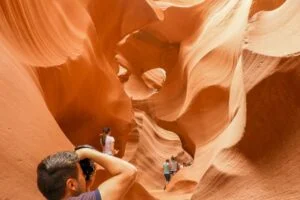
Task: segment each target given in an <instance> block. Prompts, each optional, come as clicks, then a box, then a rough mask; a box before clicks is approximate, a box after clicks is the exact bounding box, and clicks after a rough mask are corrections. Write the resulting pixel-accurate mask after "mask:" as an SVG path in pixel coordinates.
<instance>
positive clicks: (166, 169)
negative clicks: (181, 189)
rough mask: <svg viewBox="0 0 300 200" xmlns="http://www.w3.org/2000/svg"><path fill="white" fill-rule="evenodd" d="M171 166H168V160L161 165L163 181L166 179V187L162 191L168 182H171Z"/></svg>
mask: <svg viewBox="0 0 300 200" xmlns="http://www.w3.org/2000/svg"><path fill="white" fill-rule="evenodd" d="M170 169H171V165H170V162H169V159H167V160H166V162H164V164H163V170H164V176H165V179H166V185H165V187H164V190H165V189H166V187H167V184H168V183H169V182H170V180H171V175H170V173H171V170H170Z"/></svg>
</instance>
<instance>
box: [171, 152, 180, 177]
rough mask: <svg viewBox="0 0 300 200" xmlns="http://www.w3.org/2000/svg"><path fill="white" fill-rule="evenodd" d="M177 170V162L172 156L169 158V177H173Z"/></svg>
mask: <svg viewBox="0 0 300 200" xmlns="http://www.w3.org/2000/svg"><path fill="white" fill-rule="evenodd" d="M178 169H179V165H178V162H177V160H176V158H175V157H174V156H172V157H171V175H172V176H173V175H174V174H176V172H177V171H178Z"/></svg>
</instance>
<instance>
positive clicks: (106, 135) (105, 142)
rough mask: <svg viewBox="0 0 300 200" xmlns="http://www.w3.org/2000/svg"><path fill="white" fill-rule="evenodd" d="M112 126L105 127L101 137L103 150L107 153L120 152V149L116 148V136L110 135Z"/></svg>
mask: <svg viewBox="0 0 300 200" xmlns="http://www.w3.org/2000/svg"><path fill="white" fill-rule="evenodd" d="M110 133H111V131H110V128H108V127H105V128H103V130H102V134H101V137H100V145H101V147H102V152H103V153H105V154H107V155H111V156H113V155H115V154H117V153H118V152H119V150H117V149H115V138H114V137H112V136H110Z"/></svg>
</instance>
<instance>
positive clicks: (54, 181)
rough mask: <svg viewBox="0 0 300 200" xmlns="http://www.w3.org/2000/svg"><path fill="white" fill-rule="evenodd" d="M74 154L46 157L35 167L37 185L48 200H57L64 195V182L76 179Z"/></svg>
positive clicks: (75, 158) (76, 161)
mask: <svg viewBox="0 0 300 200" xmlns="http://www.w3.org/2000/svg"><path fill="white" fill-rule="evenodd" d="M78 162H79V158H78V156H77V154H76V153H75V152H71V151H64V152H58V153H56V154H54V155H50V156H48V157H46V158H45V159H44V160H42V161H41V162H40V164H39V165H38V167H37V185H38V188H39V190H40V192H41V193H42V194H43V195H44V196H45V197H46V198H47V199H48V200H59V199H62V198H63V197H64V195H65V189H66V181H67V180H68V179H69V178H75V179H77V178H78V171H77V170H78V169H77V165H76V163H78Z"/></svg>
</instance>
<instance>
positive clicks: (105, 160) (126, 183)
mask: <svg viewBox="0 0 300 200" xmlns="http://www.w3.org/2000/svg"><path fill="white" fill-rule="evenodd" d="M76 153H77V154H78V156H79V158H80V159H84V158H89V159H91V160H93V161H94V162H96V163H97V164H99V165H101V166H102V167H103V168H105V169H106V170H107V171H108V172H109V173H110V174H111V175H112V176H113V177H111V178H110V179H108V180H106V181H105V182H103V183H102V184H101V185H99V187H98V189H99V190H100V193H101V197H102V200H119V199H122V197H124V195H125V194H126V193H127V191H128V190H129V188H130V187H131V186H132V184H133V183H134V181H135V178H136V174H137V169H136V168H135V167H134V166H133V165H132V164H130V163H128V162H126V161H124V160H121V159H119V158H116V157H114V156H110V155H106V154H103V153H100V152H98V151H96V150H94V149H90V148H82V149H79V150H77V151H76Z"/></svg>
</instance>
